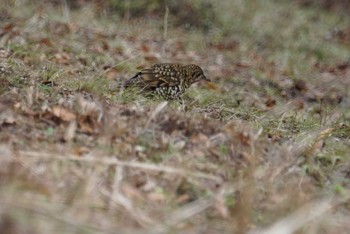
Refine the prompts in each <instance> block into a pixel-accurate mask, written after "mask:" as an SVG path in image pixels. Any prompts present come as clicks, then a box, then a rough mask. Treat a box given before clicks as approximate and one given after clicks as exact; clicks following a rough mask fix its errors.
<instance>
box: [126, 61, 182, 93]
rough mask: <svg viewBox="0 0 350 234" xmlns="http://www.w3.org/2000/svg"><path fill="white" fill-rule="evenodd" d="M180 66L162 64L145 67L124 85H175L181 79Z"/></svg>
mask: <svg viewBox="0 0 350 234" xmlns="http://www.w3.org/2000/svg"><path fill="white" fill-rule="evenodd" d="M181 75H182V74H181V72H180V66H173V65H172V66H171V65H166V64H163V65H162V66H160V65H154V66H153V67H151V68H146V69H143V70H141V71H140V72H139V73H137V74H136V75H135V76H134V77H132V78H130V79H129V80H127V81H126V82H125V84H124V86H125V87H129V86H138V87H148V88H157V87H163V86H176V85H179V84H180V81H181Z"/></svg>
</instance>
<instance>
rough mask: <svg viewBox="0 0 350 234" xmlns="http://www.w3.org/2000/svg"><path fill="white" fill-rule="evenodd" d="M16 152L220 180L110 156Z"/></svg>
mask: <svg viewBox="0 0 350 234" xmlns="http://www.w3.org/2000/svg"><path fill="white" fill-rule="evenodd" d="M18 153H19V155H20V156H27V157H34V158H40V159H51V160H62V161H67V160H69V161H76V162H85V163H101V164H104V165H119V166H124V167H131V168H140V169H144V170H150V171H162V172H165V173H171V174H178V175H187V176H193V177H197V178H203V179H209V180H214V181H217V182H222V178H221V177H218V176H214V175H210V174H205V173H202V172H190V171H186V170H183V169H180V168H174V167H168V166H164V165H157V164H151V163H142V162H128V161H119V160H118V159H116V158H110V157H98V158H94V157H77V156H74V155H64V156H60V155H55V154H51V153H45V152H36V151H19V152H18Z"/></svg>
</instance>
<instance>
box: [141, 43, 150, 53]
mask: <svg viewBox="0 0 350 234" xmlns="http://www.w3.org/2000/svg"><path fill="white" fill-rule="evenodd" d="M140 48H141V50H142V51H143V52H145V53H147V52H149V51H150V48H149V46H148V45H146V44H141V46H140Z"/></svg>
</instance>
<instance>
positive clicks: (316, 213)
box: [249, 193, 350, 234]
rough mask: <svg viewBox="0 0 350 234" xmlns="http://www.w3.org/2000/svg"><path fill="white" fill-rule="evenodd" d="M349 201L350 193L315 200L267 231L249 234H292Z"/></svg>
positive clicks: (256, 231)
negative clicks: (338, 197) (339, 196)
mask: <svg viewBox="0 0 350 234" xmlns="http://www.w3.org/2000/svg"><path fill="white" fill-rule="evenodd" d="M349 199H350V193H347V194H346V196H344V197H343V198H341V199H333V198H325V199H320V200H314V201H312V202H310V203H307V204H306V205H304V206H302V207H301V208H299V209H298V210H296V211H295V212H294V213H292V214H290V215H288V216H287V217H285V218H282V219H280V220H279V221H277V222H275V223H274V224H273V225H271V226H270V227H268V228H265V229H257V230H254V231H251V232H249V234H258V233H259V234H292V233H294V232H295V231H297V230H299V229H300V228H302V227H303V226H305V225H306V224H308V223H310V222H311V221H313V220H315V219H316V218H318V217H321V216H322V215H325V213H326V212H328V211H329V210H331V209H332V208H334V207H336V206H338V205H340V204H342V203H344V202H346V201H348V200H349Z"/></svg>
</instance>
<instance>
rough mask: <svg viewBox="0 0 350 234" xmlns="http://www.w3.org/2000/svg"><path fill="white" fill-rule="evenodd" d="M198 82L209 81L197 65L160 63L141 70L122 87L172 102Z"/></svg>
mask: <svg viewBox="0 0 350 234" xmlns="http://www.w3.org/2000/svg"><path fill="white" fill-rule="evenodd" d="M200 80H207V81H209V79H208V78H206V77H205V75H204V73H203V70H202V69H201V68H200V67H199V66H197V65H194V64H191V65H181V64H172V63H160V64H155V65H153V66H152V67H150V68H145V69H143V70H141V71H140V72H138V73H137V74H136V75H135V76H133V77H132V78H130V79H129V80H127V81H125V83H124V87H125V88H128V87H138V88H140V89H142V90H143V91H146V92H153V93H156V94H158V95H160V96H162V97H163V98H164V99H166V100H172V99H179V98H181V95H182V94H183V93H184V92H185V91H186V90H187V89H188V88H189V87H190V86H191V85H192V84H193V83H196V82H198V81H200Z"/></svg>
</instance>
